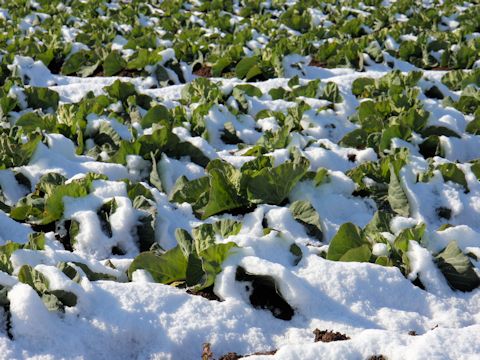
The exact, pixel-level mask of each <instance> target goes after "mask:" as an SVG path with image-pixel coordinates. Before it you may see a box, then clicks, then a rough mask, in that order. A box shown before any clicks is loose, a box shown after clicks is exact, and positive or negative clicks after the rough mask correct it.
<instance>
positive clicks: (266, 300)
mask: <svg viewBox="0 0 480 360" xmlns="http://www.w3.org/2000/svg"><path fill="white" fill-rule="evenodd" d="M235 280H237V281H245V282H248V283H250V286H249V288H250V287H251V288H252V292H251V294H250V303H251V304H252V305H253V307H255V308H257V309H266V310H270V312H271V313H272V315H273V316H275V317H276V318H277V319H282V320H291V319H292V317H293V315H294V314H295V312H294V310H293V308H292V307H291V306H290V304H288V303H287V302H286V301H285V299H284V298H283V296H282V294H281V292H280V290H279V289H278V286H277V283H276V282H275V279H274V278H272V277H271V276H266V275H255V274H250V273H247V272H246V271H245V269H244V268H242V267H240V266H239V267H237V272H236V274H235Z"/></svg>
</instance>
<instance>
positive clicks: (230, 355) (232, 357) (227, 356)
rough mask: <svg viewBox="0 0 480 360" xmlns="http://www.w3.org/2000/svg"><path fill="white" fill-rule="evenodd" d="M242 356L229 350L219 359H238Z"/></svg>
mask: <svg viewBox="0 0 480 360" xmlns="http://www.w3.org/2000/svg"><path fill="white" fill-rule="evenodd" d="M242 357H243V356H242V355H238V354H237V353H236V352H229V353H228V354H225V355H222V356H220V357H219V358H218V360H237V359H241V358H242Z"/></svg>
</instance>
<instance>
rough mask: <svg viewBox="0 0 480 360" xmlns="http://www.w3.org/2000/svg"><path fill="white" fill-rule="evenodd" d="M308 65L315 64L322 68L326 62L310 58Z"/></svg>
mask: <svg viewBox="0 0 480 360" xmlns="http://www.w3.org/2000/svg"><path fill="white" fill-rule="evenodd" d="M308 66H315V67H321V68H323V67H325V66H326V64H324V63H322V62H320V61H318V60H315V59H312V61H310V64H308Z"/></svg>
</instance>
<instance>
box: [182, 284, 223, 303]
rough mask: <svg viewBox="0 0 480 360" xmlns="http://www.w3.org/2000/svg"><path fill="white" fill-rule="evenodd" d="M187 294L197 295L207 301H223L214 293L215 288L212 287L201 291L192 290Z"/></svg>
mask: <svg viewBox="0 0 480 360" xmlns="http://www.w3.org/2000/svg"><path fill="white" fill-rule="evenodd" d="M187 293H188V294H190V295H197V296H201V297H204V298H205V299H208V300H211V301H222V300H221V299H220V298H219V297H218V296H217V295H215V293H214V292H213V286H210V287H208V288H206V289H203V290H199V291H192V290H187Z"/></svg>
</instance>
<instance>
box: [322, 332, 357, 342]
mask: <svg viewBox="0 0 480 360" xmlns="http://www.w3.org/2000/svg"><path fill="white" fill-rule="evenodd" d="M313 333H314V334H315V342H319V341H321V342H331V341H342V340H350V338H349V337H348V336H347V335H345V334H342V333H339V332H333V331H330V330H319V329H315V330H313Z"/></svg>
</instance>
